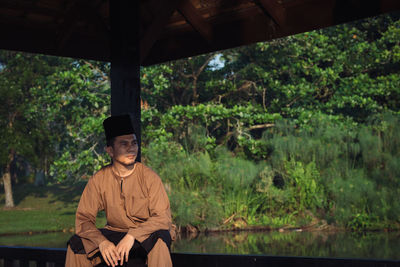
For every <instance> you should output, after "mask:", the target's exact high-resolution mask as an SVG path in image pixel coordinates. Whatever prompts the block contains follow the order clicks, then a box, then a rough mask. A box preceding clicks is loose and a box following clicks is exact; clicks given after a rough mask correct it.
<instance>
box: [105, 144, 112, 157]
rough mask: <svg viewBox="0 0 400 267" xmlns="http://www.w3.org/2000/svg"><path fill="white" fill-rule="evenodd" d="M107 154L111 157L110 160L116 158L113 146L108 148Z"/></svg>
mask: <svg viewBox="0 0 400 267" xmlns="http://www.w3.org/2000/svg"><path fill="white" fill-rule="evenodd" d="M106 152H107V154H108V155H109V156H110V158H112V157H113V156H114V149H113V148H112V146H106Z"/></svg>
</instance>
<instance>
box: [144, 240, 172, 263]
mask: <svg viewBox="0 0 400 267" xmlns="http://www.w3.org/2000/svg"><path fill="white" fill-rule="evenodd" d="M147 262H148V266H149V267H171V266H172V261H171V254H170V252H169V248H168V246H167V244H166V243H165V242H164V241H163V240H162V239H161V238H159V239H158V240H157V242H156V243H155V244H154V247H153V248H152V250H151V251H150V252H149V254H148V256H147Z"/></svg>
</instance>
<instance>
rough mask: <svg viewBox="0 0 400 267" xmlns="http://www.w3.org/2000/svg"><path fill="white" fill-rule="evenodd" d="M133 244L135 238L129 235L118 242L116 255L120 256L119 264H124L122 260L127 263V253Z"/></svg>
mask: <svg viewBox="0 0 400 267" xmlns="http://www.w3.org/2000/svg"><path fill="white" fill-rule="evenodd" d="M134 243H135V238H134V237H133V236H131V235H130V234H126V235H125V237H124V238H122V239H121V241H119V243H118V245H117V253H118V254H119V256H120V259H121V264H120V265H122V264H123V263H124V259H125V261H126V262H128V257H129V251H130V250H131V248H132V247H133V244H134Z"/></svg>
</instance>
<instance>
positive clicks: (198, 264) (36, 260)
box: [0, 246, 400, 267]
mask: <svg viewBox="0 0 400 267" xmlns="http://www.w3.org/2000/svg"><path fill="white" fill-rule="evenodd" d="M65 254H66V249H51V248H28V247H5V246H0V267H3V266H4V267H18V266H19V267H32V266H37V267H59V266H64V261H65ZM172 261H173V263H174V267H186V266H187V267H228V266H229V267H260V266H266V267H291V266H293V267H303V266H306V267H400V260H371V259H337V258H311V257H281V256H262V255H226V254H223V255H222V254H194V253H172Z"/></svg>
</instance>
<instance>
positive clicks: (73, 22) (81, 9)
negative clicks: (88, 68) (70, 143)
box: [0, 0, 400, 65]
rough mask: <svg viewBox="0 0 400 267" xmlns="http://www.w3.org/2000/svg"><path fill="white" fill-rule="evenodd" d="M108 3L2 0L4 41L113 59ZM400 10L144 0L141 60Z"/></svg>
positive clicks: (360, 1) (359, 1)
mask: <svg viewBox="0 0 400 267" xmlns="http://www.w3.org/2000/svg"><path fill="white" fill-rule="evenodd" d="M132 1H134V0H132ZM108 6H109V3H108V0H85V1H79V0H0V29H1V33H0V36H1V41H0V48H1V49H10V50H19V51H26V52H34V53H42V54H49V55H57V56H67V57H76V58H86V59H95V60H103V61H110V36H111V35H110V20H109V7H108ZM399 9H400V1H399V0H141V10H140V12H141V16H140V24H141V26H140V47H141V52H140V54H141V63H142V65H151V64H156V63H160V62H165V61H169V60H174V59H179V58H184V57H189V56H194V55H198V54H202V53H207V52H212V51H218V50H222V49H227V48H232V47H236V46H241V45H248V44H251V43H255V42H258V41H265V40H270V39H274V38H279V37H283V36H287V35H292V34H296V33H299V32H304V31H309V30H313V29H318V28H323V27H327V26H331V25H335V24H339V23H343V22H347V21H351V20H356V19H360V18H364V17H368V16H374V15H378V14H381V13H385V12H391V11H395V10H399ZM127 34H129V33H127Z"/></svg>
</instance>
